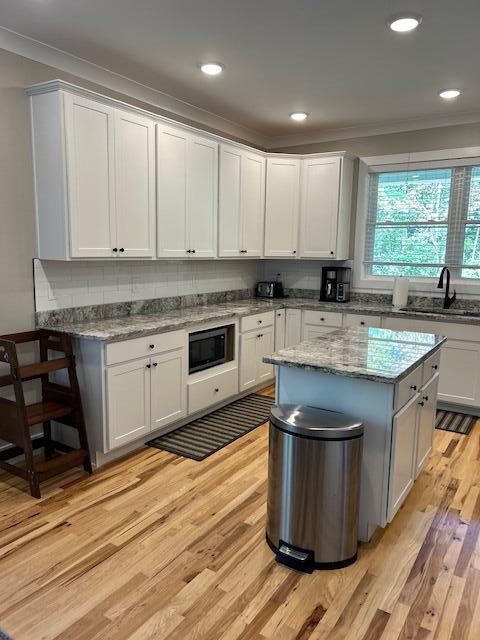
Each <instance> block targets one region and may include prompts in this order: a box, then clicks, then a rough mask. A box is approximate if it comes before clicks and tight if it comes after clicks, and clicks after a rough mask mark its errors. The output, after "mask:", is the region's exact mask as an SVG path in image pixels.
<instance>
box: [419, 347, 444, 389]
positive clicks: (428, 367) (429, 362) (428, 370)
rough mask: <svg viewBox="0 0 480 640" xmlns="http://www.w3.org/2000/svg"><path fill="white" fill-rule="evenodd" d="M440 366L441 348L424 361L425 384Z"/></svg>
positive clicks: (423, 380) (423, 379)
mask: <svg viewBox="0 0 480 640" xmlns="http://www.w3.org/2000/svg"><path fill="white" fill-rule="evenodd" d="M439 368H440V349H439V350H438V351H435V353H434V354H432V355H431V356H430V357H429V358H427V359H426V360H425V362H424V363H423V378H422V384H425V383H426V382H428V380H430V378H431V377H432V376H433V375H435V373H436V372H437V371H438V370H439Z"/></svg>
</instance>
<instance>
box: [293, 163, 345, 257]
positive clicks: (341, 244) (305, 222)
mask: <svg viewBox="0 0 480 640" xmlns="http://www.w3.org/2000/svg"><path fill="white" fill-rule="evenodd" d="M352 179H353V161H352V160H351V159H350V158H344V157H313V158H305V159H304V160H302V187H301V206H300V258H323V259H325V258H330V259H333V260H346V259H348V258H349V257H351V256H350V255H349V246H350V215H351V204H352V200H351V198H352Z"/></svg>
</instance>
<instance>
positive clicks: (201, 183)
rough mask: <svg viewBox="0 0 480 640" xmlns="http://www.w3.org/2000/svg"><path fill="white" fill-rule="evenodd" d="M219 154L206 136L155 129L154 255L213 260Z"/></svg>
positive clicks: (215, 240)
mask: <svg viewBox="0 0 480 640" xmlns="http://www.w3.org/2000/svg"><path fill="white" fill-rule="evenodd" d="M217 154H218V144H217V143H216V142H213V141H211V140H209V139H208V138H203V137H201V136H193V135H192V134H190V133H188V132H186V131H183V130H182V129H180V128H177V127H171V126H167V125H163V124H158V125H157V193H158V196H157V200H158V213H157V254H158V257H160V258H186V257H198V258H213V257H215V255H216V243H217V191H218V185H217V171H218V158H217Z"/></svg>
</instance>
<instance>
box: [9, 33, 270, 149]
mask: <svg viewBox="0 0 480 640" xmlns="http://www.w3.org/2000/svg"><path fill="white" fill-rule="evenodd" d="M0 49H5V50H6V51H10V52H11V53H15V54H17V55H19V56H22V57H24V58H28V59H30V60H33V61H35V62H39V63H41V64H45V65H47V66H50V67H53V68H55V69H59V70H60V71H63V72H65V73H69V74H71V75H74V76H76V77H78V78H82V79H83V80H87V81H88V82H92V83H94V84H97V85H101V86H102V87H106V88H107V89H110V90H111V91H116V92H118V93H121V94H124V95H126V96H129V97H131V98H134V99H135V100H139V101H141V102H144V103H145V104H149V105H152V106H155V107H157V108H159V109H162V110H164V111H168V112H169V113H171V114H172V115H173V116H178V117H180V118H186V119H188V120H192V121H194V122H196V123H198V124H200V125H203V126H204V127H207V128H209V129H214V130H216V131H219V132H222V133H225V134H226V135H228V136H232V137H233V138H236V139H240V140H245V141H247V142H250V143H252V144H254V145H257V146H259V147H262V148H266V146H267V143H268V141H269V138H268V136H265V135H263V134H262V133H260V132H258V131H255V130H253V129H250V128H248V127H245V126H243V125H241V124H238V123H236V122H232V121H231V120H228V119H227V118H224V117H222V116H220V115H218V114H215V113H211V112H210V111H207V110H206V109H202V108H200V107H196V106H195V105H192V104H190V103H188V102H186V101H184V100H180V99H178V98H175V97H174V96H171V95H169V94H167V93H164V92H162V91H159V90H158V89H154V88H153V87H150V86H147V85H145V84H142V83H141V82H137V81H136V80H133V79H131V78H127V77H126V76H123V75H121V74H119V73H116V72H114V71H110V70H109V69H105V68H104V67H101V66H99V65H96V64H94V63H93V62H89V61H88V60H84V59H83V58H79V57H77V56H74V55H72V54H70V53H67V52H65V51H62V50H60V49H56V48H55V47H52V46H50V45H47V44H44V43H43V42H39V41H38V40H34V39H33V38H29V37H28V36H24V35H22V34H20V33H16V32H15V31H11V30H10V29H7V28H6V27H2V26H0Z"/></svg>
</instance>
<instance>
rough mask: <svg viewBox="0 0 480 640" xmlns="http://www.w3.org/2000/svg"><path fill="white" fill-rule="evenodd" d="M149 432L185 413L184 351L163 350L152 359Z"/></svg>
mask: <svg viewBox="0 0 480 640" xmlns="http://www.w3.org/2000/svg"><path fill="white" fill-rule="evenodd" d="M151 363H152V367H151V369H150V371H151V380H150V389H151V426H152V431H156V430H157V429H161V428H162V427H165V426H166V425H169V424H171V423H172V422H175V421H176V420H180V418H184V417H185V416H186V415H187V393H186V388H187V385H186V380H185V378H186V375H185V372H186V358H185V351H184V350H183V349H179V350H177V351H173V352H169V353H162V354H159V355H158V356H155V357H153V358H152V359H151Z"/></svg>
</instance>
